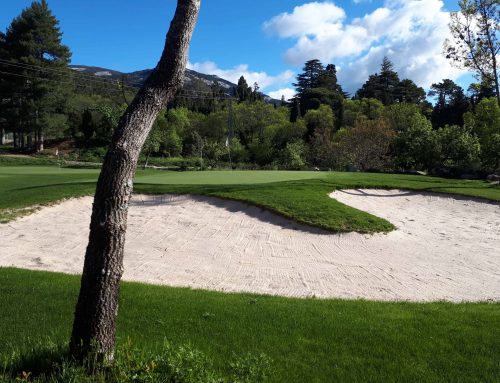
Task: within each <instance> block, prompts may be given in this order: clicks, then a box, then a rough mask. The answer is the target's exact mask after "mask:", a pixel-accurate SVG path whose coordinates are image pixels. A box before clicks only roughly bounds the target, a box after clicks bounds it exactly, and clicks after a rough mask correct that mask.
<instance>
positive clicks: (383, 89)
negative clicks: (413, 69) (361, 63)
mask: <svg viewBox="0 0 500 383" xmlns="http://www.w3.org/2000/svg"><path fill="white" fill-rule="evenodd" d="M398 85H399V76H398V74H397V73H396V72H395V71H394V66H393V64H392V62H391V61H390V60H389V59H388V58H387V57H384V59H383V60H382V64H381V67H380V74H379V73H376V74H373V75H370V77H369V78H368V81H367V82H365V83H364V84H363V86H362V87H361V89H359V90H358V91H357V92H356V98H357V99H362V98H376V99H377V100H379V101H382V103H383V104H384V105H391V104H393V103H394V102H395V101H396V99H397V95H396V93H397V89H398Z"/></svg>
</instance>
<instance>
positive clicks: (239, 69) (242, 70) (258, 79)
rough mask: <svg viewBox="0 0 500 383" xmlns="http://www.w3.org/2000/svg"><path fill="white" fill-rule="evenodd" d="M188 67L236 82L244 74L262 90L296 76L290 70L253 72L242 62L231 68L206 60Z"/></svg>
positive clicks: (249, 83)
mask: <svg viewBox="0 0 500 383" xmlns="http://www.w3.org/2000/svg"><path fill="white" fill-rule="evenodd" d="M187 67H188V68H189V69H192V70H194V71H197V72H200V73H205V74H210V75H216V76H219V77H220V78H223V79H226V80H229V81H231V82H233V83H235V84H237V83H238V80H239V78H240V77H241V76H243V77H245V80H246V81H247V83H248V85H250V86H253V84H254V83H257V84H259V86H260V88H261V90H264V89H266V88H267V87H269V86H273V85H274V86H276V85H283V84H287V83H288V82H290V80H291V79H292V78H293V77H294V73H293V72H292V71H290V70H287V71H284V72H282V73H279V74H278V75H276V76H271V75H268V74H267V73H266V72H252V71H250V70H249V68H248V65H247V64H240V65H237V66H235V67H233V68H230V69H221V68H219V67H218V66H217V64H215V63H214V62H212V61H205V62H201V63H188V65H187ZM280 97H281V96H280Z"/></svg>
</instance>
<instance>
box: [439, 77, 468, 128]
mask: <svg viewBox="0 0 500 383" xmlns="http://www.w3.org/2000/svg"><path fill="white" fill-rule="evenodd" d="M429 96H431V97H436V99H437V101H436V104H435V105H434V109H433V110H432V115H431V121H432V125H433V127H434V128H443V127H445V126H446V125H459V126H463V124H464V118H463V115H464V113H465V112H467V110H468V109H469V102H468V100H467V97H465V94H464V91H463V89H462V88H461V87H460V86H458V85H457V84H455V82H454V81H452V80H450V79H446V80H443V81H442V82H440V83H437V84H432V85H431V90H430V91H429Z"/></svg>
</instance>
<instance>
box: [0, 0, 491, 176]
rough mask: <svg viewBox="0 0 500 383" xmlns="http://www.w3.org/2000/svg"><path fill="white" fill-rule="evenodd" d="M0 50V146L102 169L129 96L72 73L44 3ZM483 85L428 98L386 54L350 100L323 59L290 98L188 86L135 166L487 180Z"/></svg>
mask: <svg viewBox="0 0 500 383" xmlns="http://www.w3.org/2000/svg"><path fill="white" fill-rule="evenodd" d="M0 51H1V52H2V57H5V58H6V59H5V60H4V59H2V60H0V72H2V73H5V74H2V76H0V89H1V91H2V94H3V96H2V103H1V105H0V108H1V110H0V127H1V129H2V130H1V134H0V136H1V138H2V143H3V141H4V137H6V135H5V134H4V133H8V134H9V136H12V134H13V139H14V140H13V144H14V146H15V147H16V148H18V149H20V150H25V151H41V150H42V149H43V141H44V139H46V138H49V139H50V142H49V143H50V144H51V145H50V146H51V147H52V148H53V150H52V151H49V153H55V149H56V148H57V149H58V150H59V149H60V150H62V154H63V155H65V156H66V157H67V158H69V159H73V160H90V161H93V162H99V161H100V160H101V158H102V156H103V154H104V153H105V151H106V147H107V145H108V143H109V140H110V137H111V135H112V133H113V130H114V127H115V126H116V124H117V121H118V118H119V117H120V115H121V114H122V112H123V110H124V108H125V107H126V105H127V103H128V100H130V99H131V97H132V96H133V93H134V92H135V90H134V89H132V88H129V87H127V86H124V85H123V84H119V83H111V82H106V81H104V80H102V79H99V78H96V77H95V76H94V77H92V78H85V77H82V76H83V75H80V74H79V73H77V72H75V71H70V70H69V69H68V65H67V64H68V62H69V58H70V51H69V49H68V48H67V47H65V46H64V45H63V44H62V42H61V33H60V31H59V28H58V22H57V20H56V19H55V17H54V16H53V15H52V13H51V12H50V10H49V8H48V5H47V3H46V2H45V1H39V2H37V1H35V2H34V3H33V4H32V5H31V7H29V8H27V9H25V10H24V11H23V12H22V13H21V15H20V16H19V17H17V18H16V19H15V20H14V21H13V22H12V24H11V26H10V27H9V28H8V29H7V33H5V34H3V33H2V34H0ZM70 72H71V73H70ZM482 80H483V81H482V82H481V83H479V84H472V85H471V86H470V88H469V90H468V94H466V93H465V92H464V90H463V89H462V88H461V87H460V86H459V85H457V84H456V83H454V82H453V81H452V80H450V79H444V80H442V81H441V82H439V83H435V84H432V86H431V88H430V91H429V92H428V94H426V93H425V91H424V90H423V89H422V88H420V87H418V86H417V85H416V84H415V83H414V82H413V81H412V80H410V79H400V77H399V75H398V73H397V72H396V71H395V70H394V67H393V64H392V63H391V61H390V60H389V58H387V57H384V59H383V61H382V63H381V67H380V71H379V73H375V74H372V75H370V76H369V78H368V79H367V81H366V82H365V83H364V84H363V85H362V86H361V88H360V89H359V90H358V91H357V92H356V93H355V95H354V96H353V97H352V99H350V97H349V95H348V94H347V93H346V92H344V90H343V89H342V86H341V85H340V84H339V83H338V79H337V68H336V66H335V65H333V64H328V65H324V64H323V63H321V62H320V61H319V60H310V61H308V62H306V63H305V65H304V68H303V71H302V72H301V73H299V74H298V75H297V81H296V83H295V84H294V85H295V87H296V96H295V97H293V98H292V99H291V100H288V102H287V101H286V100H284V99H282V100H281V101H277V100H269V99H268V98H266V97H264V96H263V95H262V93H261V92H260V91H259V86H258V84H253V86H250V85H249V84H248V83H247V81H246V79H245V78H244V77H243V76H241V77H240V79H239V81H238V84H237V85H235V86H234V87H233V88H227V86H228V85H227V84H219V83H218V82H217V81H213V82H212V83H211V84H210V82H209V81H205V82H204V81H201V80H200V81H190V85H189V86H190V89H191V90H190V91H189V92H186V91H184V92H182V93H181V94H179V96H178V97H177V98H176V100H175V101H174V102H172V103H171V104H170V105H169V106H168V108H167V109H166V110H165V111H163V112H162V113H161V114H160V116H159V117H158V119H157V121H156V123H155V126H154V129H153V130H152V132H151V134H150V137H149V138H148V140H147V142H146V145H145V146H144V149H143V157H142V160H141V161H142V164H143V165H144V166H146V165H148V164H152V165H163V166H165V165H168V166H170V165H175V166H177V167H180V168H182V169H189V168H202V169H203V168H214V167H230V166H231V167H235V168H242V169H249V168H250V169H253V168H255V169H257V168H263V169H274V168H280V169H303V168H320V169H334V170H346V169H350V170H363V171H417V170H418V171H428V172H431V173H432V172H434V173H437V174H446V175H460V174H464V173H466V174H469V175H472V174H474V175H485V174H487V173H489V172H495V171H497V170H498V167H499V166H500V155H499V153H500V109H499V105H498V102H496V99H495V97H496V92H495V87H494V86H493V84H492V81H490V80H488V79H487V78H485V77H484V76H483V79H482ZM223 85H224V86H226V87H224V86H223ZM429 99H434V105H432V104H431V103H430V102H429V101H428V100H429Z"/></svg>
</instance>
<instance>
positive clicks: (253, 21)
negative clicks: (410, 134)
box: [0, 0, 468, 96]
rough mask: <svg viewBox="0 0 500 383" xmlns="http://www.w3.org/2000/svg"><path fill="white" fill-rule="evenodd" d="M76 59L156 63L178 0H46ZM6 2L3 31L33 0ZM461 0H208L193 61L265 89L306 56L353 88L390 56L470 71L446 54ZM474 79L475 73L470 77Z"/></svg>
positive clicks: (428, 74)
mask: <svg viewBox="0 0 500 383" xmlns="http://www.w3.org/2000/svg"><path fill="white" fill-rule="evenodd" d="M48 2H49V6H50V7H51V9H52V10H53V12H54V14H55V15H56V17H57V18H58V19H59V20H60V24H61V29H62V31H63V33H64V38H63V40H64V43H65V44H67V45H68V46H70V48H71V50H72V52H73V60H72V61H73V63H74V64H85V65H95V66H101V67H106V68H110V69H115V70H120V71H124V72H129V71H134V70H139V69H144V68H151V67H153V66H154V65H155V64H156V61H157V60H158V58H159V55H160V53H161V50H162V47H163V43H164V38H165V34H166V31H167V29H168V26H169V23H170V19H171V17H172V15H173V11H174V7H175V4H176V2H175V1H174V0H168V1H166V0H142V1H131V0H125V1H124V0H121V1H118V0H108V1H102V0H101V1H97V0H86V1H68V0H48ZM3 3H4V4H2V12H1V13H0V28H2V30H5V29H6V28H7V26H8V25H9V24H10V22H11V21H12V19H13V18H14V17H15V16H16V15H18V14H19V13H20V12H21V10H22V9H23V8H24V7H27V6H29V4H30V3H31V1H30V0H9V1H4V2H3ZM456 8H457V0H454V1H450V0H447V1H441V0H386V1H383V0H344V1H340V0H336V1H333V0H332V1H321V0H318V1H305V0H302V1H298V0H254V1H238V0H202V8H201V14H200V18H199V22H198V25H197V28H196V31H195V35H194V37H193V41H192V45H191V50H190V59H189V61H190V64H189V65H190V67H191V68H193V69H195V70H199V71H202V72H206V73H210V74H217V75H219V76H221V77H225V78H228V79H229V80H233V81H235V79H237V78H238V77H239V76H240V75H242V74H243V75H245V77H247V79H248V81H249V82H250V83H253V81H257V82H259V84H260V85H261V87H262V88H263V90H265V91H266V92H271V93H273V92H276V93H275V94H274V95H275V96H278V93H285V94H287V96H288V95H290V94H291V88H292V86H291V82H293V79H294V76H295V75H296V74H297V73H298V72H299V71H300V68H301V67H302V65H303V63H304V62H305V61H306V60H308V59H311V58H319V59H321V60H322V61H323V62H324V63H330V62H333V63H335V64H337V65H338V67H339V79H340V81H341V83H342V84H343V85H344V87H345V88H346V89H348V90H349V91H355V90H356V89H357V87H359V85H360V84H362V82H364V81H365V80H366V78H367V75H368V74H369V73H373V72H375V71H376V70H377V68H378V66H379V63H380V61H381V58H382V57H383V55H384V54H387V55H388V56H389V57H390V58H391V60H392V61H393V62H394V63H395V66H396V69H397V70H398V71H399V72H400V74H402V77H409V78H412V79H413V80H414V81H415V82H417V83H418V84H419V85H421V86H424V87H428V86H429V85H430V83H432V82H437V81H440V80H441V79H442V78H446V77H449V78H453V79H459V78H460V76H463V73H462V72H460V71H458V70H456V69H453V68H451V67H449V65H448V64H447V63H446V60H445V59H444V58H443V57H442V55H441V54H440V53H441V49H442V48H441V46H442V41H444V39H445V38H446V33H447V26H446V24H447V17H448V14H447V12H448V11H450V10H455V9H456ZM467 78H468V77H467Z"/></svg>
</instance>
